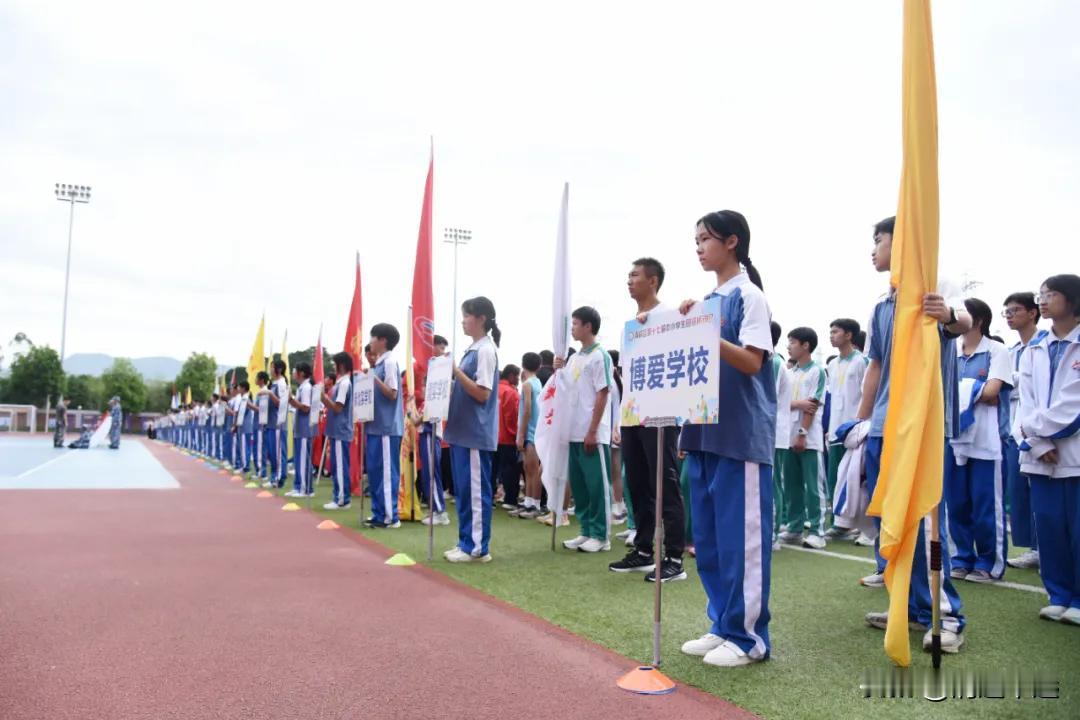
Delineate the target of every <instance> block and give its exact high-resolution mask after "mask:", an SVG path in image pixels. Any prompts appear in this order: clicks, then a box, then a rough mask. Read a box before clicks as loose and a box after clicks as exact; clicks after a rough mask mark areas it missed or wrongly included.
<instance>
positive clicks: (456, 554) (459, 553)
mask: <svg viewBox="0 0 1080 720" xmlns="http://www.w3.org/2000/svg"><path fill="white" fill-rule="evenodd" d="M446 559H447V560H449V561H450V562H452V563H471V562H478V563H487V562H491V555H490V554H489V555H481V556H480V557H476V556H474V555H470V554H469V553H467V552H465V551H464V550H462V549H461V548H458V547H456V548H454V549H453V550H452V551H451V552H450V554H448V555H446Z"/></svg>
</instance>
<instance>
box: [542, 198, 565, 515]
mask: <svg viewBox="0 0 1080 720" xmlns="http://www.w3.org/2000/svg"><path fill="white" fill-rule="evenodd" d="M569 203H570V183H566V184H565V185H564V186H563V196H562V207H561V208H560V210H559V231H558V236H557V238H556V241H555V277H554V278H553V280H554V282H553V283H552V285H553V287H554V294H553V296H552V302H551V317H552V321H551V347H552V351H553V352H554V353H555V357H561V358H564V359H565V358H566V353H567V350H568V349H569V347H570V312H571V308H570V256H569V253H568V252H567V250H568V248H567V235H568V233H567V212H568V208H569ZM565 374H566V373H565V371H563V370H556V371H555V373H554V374H553V375H552V376H551V377H550V378H549V379H548V381H547V383H546V384H545V385H544V390H543V392H542V393H541V395H540V408H539V410H540V416H539V419H538V421H537V424H536V452H537V454H538V455H539V456H540V463H541V475H540V479H541V481H542V482H543V483H544V489H545V490H547V494H548V507H550V508H552V510H553V512H558V513H559V514H561V513H562V511H563V510H564V509H565V508H563V506H562V499H563V488H565V487H566V480H567V474H568V473H567V470H568V466H569V463H570V423H568V422H566V421H565V418H566V412H565V410H564V409H563V406H564V405H565V398H566V391H565V384H566V382H565V378H564V377H563V376H564V375H565ZM556 519H557V518H556Z"/></svg>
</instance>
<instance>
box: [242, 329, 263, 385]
mask: <svg viewBox="0 0 1080 720" xmlns="http://www.w3.org/2000/svg"><path fill="white" fill-rule="evenodd" d="M265 330H266V315H265V314H264V315H263V316H262V319H261V320H259V331H258V332H257V333H255V344H254V345H252V346H251V356H250V357H249V358H248V364H247V374H248V383H249V384H250V385H251V388H252V390H254V389H255V376H256V375H258V374H259V372H260V371H261V370H262V369H263V363H264V362H265V355H264V354H263V336H264V334H265Z"/></svg>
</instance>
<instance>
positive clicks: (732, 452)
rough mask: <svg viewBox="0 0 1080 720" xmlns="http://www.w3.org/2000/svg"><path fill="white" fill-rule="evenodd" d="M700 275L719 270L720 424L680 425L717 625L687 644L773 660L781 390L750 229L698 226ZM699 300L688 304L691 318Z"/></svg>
mask: <svg viewBox="0 0 1080 720" xmlns="http://www.w3.org/2000/svg"><path fill="white" fill-rule="evenodd" d="M695 241H696V243H697V255H698V261H699V262H700V263H701V268H702V270H705V271H706V272H711V273H715V275H716V289H715V290H713V291H712V292H711V293H709V294H708V295H707V296H706V298H705V299H706V300H708V299H711V298H720V303H721V304H720V307H721V314H722V319H721V331H720V333H721V338H720V343H719V346H718V347H717V348H715V350H717V351H718V357H715V358H713V361H714V362H718V368H719V376H718V387H717V391H718V393H719V396H720V403H721V408H722V414H723V417H724V420H725V422H724V424H723V426H721V425H719V424H700V425H693V424H686V425H683V429H682V435H681V440H680V447H681V449H682V450H683V451H684V452H686V454H687V455H686V461H685V462H686V468H687V473H688V474H689V477H690V503H691V507H692V512H691V514H692V515H693V518H694V527H693V533H694V545H695V546H696V548H697V565H698V574H699V575H700V576H701V583H702V585H704V587H705V594H706V596H707V597H708V601H709V602H708V615H709V619H710V621H711V623H712V626H711V628H710V630H709V632H708V633H706V634H705V635H703V636H702V637H700V638H698V639H696V640H691V641H689V642H687V643H685V644H684V645H683V646H682V651H683V652H684V653H686V654H688V655H698V656H702V657H703V658H704V660H705V662H706V663H708V664H709V665H714V666H717V667H736V666H739V665H748V664H750V663H755V662H759V661H761V660H764V659H766V658H768V657H769V652H770V644H769V582H770V565H771V552H772V522H773V520H772V512H773V498H772V494H773V486H772V471H773V468H772V463H773V451H774V444H775V443H774V439H775V432H776V385H775V383H774V381H773V373H772V367H771V365H770V363H768V362H767V359H768V355H769V352H770V348H771V347H772V333H771V329H770V325H769V323H770V317H769V315H770V313H769V306H768V304H767V303H766V301H765V295H764V293H763V292H762V289H761V276H760V275H759V274H758V272H757V270H756V269H755V268H754V264H753V263H752V262H751V261H750V227H749V225H748V224H747V222H746V218H744V217H743V216H742V215H741V214H740V213H737V212H735V211H733V210H721V211H720V212H714V213H709V214H708V215H706V216H705V217H703V218H701V219H700V220H699V221H698V223H697V232H696V238H695ZM695 304H696V301H694V300H686V301H684V302H683V303H682V305H680V307H679V310H680V311H681V312H682V313H683V314H686V313H688V312H689V311H690V308H692V307H693V306H694V305H695Z"/></svg>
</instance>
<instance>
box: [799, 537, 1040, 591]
mask: <svg viewBox="0 0 1080 720" xmlns="http://www.w3.org/2000/svg"><path fill="white" fill-rule="evenodd" d="M784 550H798V551H799V552H804V553H811V554H813V555H824V556H825V557H831V558H840V559H841V560H854V561H855V562H861V563H867V564H870V565H876V564H877V562H876V561H875V560H873V559H872V558H864V557H859V556H857V555H845V554H844V553H838V552H830V551H829V550H815V549H813V548H804V547H799V546H797V545H784ZM973 584H974V583H973ZM985 584H987V585H990V586H991V587H1003V588H1011V589H1013V590H1023V591H1025V592H1033V593H1037V594H1039V595H1046V594H1047V593H1046V590H1045V589H1043V588H1041V587H1039V586H1038V585H1026V584H1024V583H1014V582H1009V581H1008V580H999V581H998V582H996V583H985Z"/></svg>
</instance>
